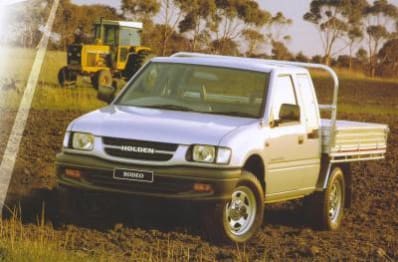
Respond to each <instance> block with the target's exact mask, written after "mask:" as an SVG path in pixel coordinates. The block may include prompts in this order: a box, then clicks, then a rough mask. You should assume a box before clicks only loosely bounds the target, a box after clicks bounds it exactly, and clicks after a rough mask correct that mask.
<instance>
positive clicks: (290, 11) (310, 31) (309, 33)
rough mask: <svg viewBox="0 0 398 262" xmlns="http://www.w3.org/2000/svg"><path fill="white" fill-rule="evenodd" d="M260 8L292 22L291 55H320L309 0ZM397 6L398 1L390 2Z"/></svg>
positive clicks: (282, 0)
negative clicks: (305, 17)
mask: <svg viewBox="0 0 398 262" xmlns="http://www.w3.org/2000/svg"><path fill="white" fill-rule="evenodd" d="M72 2H74V3H76V4H95V3H97V4H98V3H101V4H107V5H111V6H114V7H116V8H120V2H121V1H120V0H72ZM258 2H259V3H260V6H261V7H262V8H263V9H265V10H267V11H269V12H271V13H272V14H275V13H276V12H279V11H281V12H282V13H283V14H284V15H285V16H286V17H288V18H290V19H292V20H293V25H291V26H290V27H289V28H288V29H287V34H289V35H291V36H292V40H291V41H290V42H289V43H288V47H289V49H290V50H291V51H292V52H293V53H298V52H299V51H303V52H304V54H306V55H311V56H312V55H315V54H321V53H323V52H322V42H321V40H320V37H319V33H318V31H317V30H316V28H315V27H314V25H312V24H310V23H308V22H305V21H304V20H303V19H302V17H303V15H304V13H305V12H307V11H308V8H309V5H310V2H311V0H258ZM389 2H390V3H393V4H395V5H398V0H390V1H389Z"/></svg>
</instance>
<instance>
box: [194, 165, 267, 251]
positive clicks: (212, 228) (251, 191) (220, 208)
mask: <svg viewBox="0 0 398 262" xmlns="http://www.w3.org/2000/svg"><path fill="white" fill-rule="evenodd" d="M210 210H211V211H210V214H209V210H204V212H202V218H203V222H204V223H205V224H204V227H205V228H206V229H207V230H206V231H207V233H208V236H209V238H210V240H212V241H216V242H218V243H229V242H231V241H232V242H237V243H243V242H246V241H248V240H249V239H250V238H251V237H252V236H253V235H255V234H256V233H257V230H258V229H259V228H260V226H261V225H262V222H263V216H264V191H263V188H262V186H261V183H260V182H259V181H258V179H257V178H256V177H255V176H254V175H253V174H252V173H250V172H247V171H244V172H243V174H242V177H241V179H240V180H239V182H238V184H237V186H236V187H235V189H234V190H233V192H232V198H231V200H229V201H223V202H221V203H217V204H216V205H215V206H213V207H211V208H210Z"/></svg>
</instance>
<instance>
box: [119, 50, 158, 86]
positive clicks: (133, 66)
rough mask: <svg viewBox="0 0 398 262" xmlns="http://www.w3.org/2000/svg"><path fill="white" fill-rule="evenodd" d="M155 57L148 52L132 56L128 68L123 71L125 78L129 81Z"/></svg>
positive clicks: (129, 58)
mask: <svg viewBox="0 0 398 262" xmlns="http://www.w3.org/2000/svg"><path fill="white" fill-rule="evenodd" d="M153 57H154V55H153V54H152V53H150V52H148V51H141V52H139V53H137V54H130V55H129V57H128V61H127V64H126V68H125V69H124V71H123V77H124V78H126V79H127V80H129V79H130V78H131V77H133V75H134V74H135V73H137V71H138V70H139V69H140V68H141V67H142V66H143V65H144V64H145V63H146V62H148V61H149V60H150V59H151V58H153Z"/></svg>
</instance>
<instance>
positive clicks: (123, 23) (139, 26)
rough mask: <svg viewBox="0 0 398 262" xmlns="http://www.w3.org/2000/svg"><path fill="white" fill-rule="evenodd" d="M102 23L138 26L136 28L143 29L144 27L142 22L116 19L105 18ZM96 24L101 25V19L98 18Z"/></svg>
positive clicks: (130, 26)
mask: <svg viewBox="0 0 398 262" xmlns="http://www.w3.org/2000/svg"><path fill="white" fill-rule="evenodd" d="M102 23H103V24H104V25H114V26H120V27H128V28H136V29H142V28H143V27H144V26H143V23H142V22H133V21H114V20H105V19H103V20H102ZM95 24H96V25H99V24H100V20H97V21H96V22H95Z"/></svg>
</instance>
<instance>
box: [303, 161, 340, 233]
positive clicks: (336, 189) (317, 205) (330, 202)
mask: <svg viewBox="0 0 398 262" xmlns="http://www.w3.org/2000/svg"><path fill="white" fill-rule="evenodd" d="M345 200H346V181H345V175H344V172H343V170H342V169H341V168H340V167H334V168H333V170H332V172H331V174H330V177H329V181H328V184H327V187H326V189H325V190H324V191H323V192H320V193H315V195H313V196H311V197H310V199H309V202H310V208H311V212H310V214H311V218H312V219H314V223H315V225H316V226H317V227H318V228H319V229H321V230H337V229H339V228H340V226H341V222H342V218H343V216H344V205H345Z"/></svg>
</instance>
